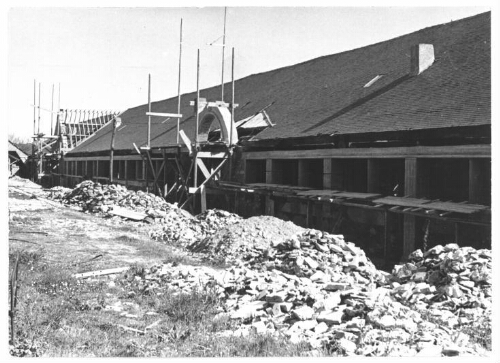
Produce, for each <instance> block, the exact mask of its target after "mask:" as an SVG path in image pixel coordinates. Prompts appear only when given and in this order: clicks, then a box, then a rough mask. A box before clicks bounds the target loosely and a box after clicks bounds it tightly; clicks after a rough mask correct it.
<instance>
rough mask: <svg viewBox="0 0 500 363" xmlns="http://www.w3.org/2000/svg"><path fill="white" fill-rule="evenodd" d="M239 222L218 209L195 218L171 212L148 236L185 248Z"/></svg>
mask: <svg viewBox="0 0 500 363" xmlns="http://www.w3.org/2000/svg"><path fill="white" fill-rule="evenodd" d="M241 220H242V218H241V217H240V216H238V215H237V214H233V213H229V212H226V211H224V210H219V209H209V210H207V211H206V212H204V213H201V214H199V215H197V216H195V217H193V216H191V215H190V214H189V213H187V212H184V211H182V210H172V211H170V212H168V213H167V214H166V215H165V216H164V217H163V219H162V221H161V222H162V223H161V226H160V227H159V228H153V229H151V230H150V232H149V235H150V237H151V238H153V239H154V240H156V241H162V242H165V243H168V244H176V245H178V246H181V247H187V246H189V245H192V244H193V243H197V242H198V241H202V240H204V239H206V238H207V237H209V236H212V235H214V234H215V233H216V232H218V231H219V230H221V229H223V228H225V227H227V226H228V225H232V224H235V223H238V222H239V221H241Z"/></svg>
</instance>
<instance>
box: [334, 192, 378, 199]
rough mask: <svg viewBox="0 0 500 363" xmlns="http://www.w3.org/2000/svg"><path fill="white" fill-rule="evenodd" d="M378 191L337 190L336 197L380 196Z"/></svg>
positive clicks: (360, 197)
mask: <svg viewBox="0 0 500 363" xmlns="http://www.w3.org/2000/svg"><path fill="white" fill-rule="evenodd" d="M380 196H381V195H380V194H377V193H357V192H337V193H335V195H334V197H345V198H354V199H370V198H377V197H380Z"/></svg>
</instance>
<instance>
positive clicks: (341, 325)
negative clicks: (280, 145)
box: [56, 182, 492, 357]
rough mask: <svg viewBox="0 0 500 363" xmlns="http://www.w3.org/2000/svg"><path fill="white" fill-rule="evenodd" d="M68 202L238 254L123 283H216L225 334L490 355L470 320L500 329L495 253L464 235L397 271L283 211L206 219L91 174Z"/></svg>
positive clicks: (172, 287) (186, 286) (176, 290)
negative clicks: (228, 325) (136, 216)
mask: <svg viewBox="0 0 500 363" xmlns="http://www.w3.org/2000/svg"><path fill="white" fill-rule="evenodd" d="M56 199H57V197H56ZM59 199H60V200H62V201H63V202H64V203H67V204H78V205H80V206H81V207H82V208H83V209H84V210H89V211H92V212H102V213H109V212H110V211H111V210H112V208H114V207H115V206H118V207H119V208H128V209H130V210H135V211H137V212H139V213H145V214H147V215H148V216H150V217H151V218H155V219H156V221H157V222H158V223H157V224H155V225H153V226H152V227H151V232H150V236H151V237H152V238H154V239H156V240H158V241H161V242H163V243H168V244H173V245H177V246H181V247H186V248H187V249H189V250H190V251H192V252H201V253H202V254H204V255H205V256H207V258H209V259H211V260H217V261H222V262H226V263H228V262H230V263H231V265H232V266H231V267H229V268H226V269H223V270H217V269H214V268H210V267H206V266H184V265H173V264H163V265H158V266H151V267H149V268H147V269H144V270H142V271H141V272H140V273H139V272H136V271H135V270H134V269H131V270H129V271H127V272H125V273H123V275H122V278H121V279H118V280H114V281H117V283H120V284H121V285H123V286H124V288H127V286H129V287H131V285H132V284H133V285H134V286H135V287H136V288H139V290H140V291H143V292H144V293H154V294H160V295H161V294H163V293H168V294H182V293H190V292H191V291H192V290H193V289H201V290H203V291H212V292H214V293H215V294H217V295H218V296H219V298H220V299H221V300H222V301H224V310H223V311H221V312H220V313H219V314H218V315H217V316H216V317H215V319H221V318H225V319H232V320H234V321H235V322H239V324H238V328H237V329H236V330H227V331H223V332H219V333H218V334H221V335H223V336H246V335H248V334H250V333H252V332H253V333H257V334H272V335H280V336H282V335H284V336H287V337H288V338H289V339H290V340H291V341H292V342H300V341H306V342H308V343H309V345H310V347H311V352H312V353H311V354H314V351H315V350H317V349H319V348H326V349H328V350H334V351H338V352H340V353H342V354H344V355H362V356H422V357H429V356H457V355H459V356H467V355H475V356H477V355H487V352H486V351H485V350H484V349H483V348H481V347H480V346H479V345H478V344H475V343H472V342H470V337H469V336H468V335H467V334H466V333H464V332H462V328H464V329H466V328H467V327H472V326H483V327H484V326H486V327H488V326H491V322H490V318H489V317H490V316H491V307H492V297H491V294H492V292H491V289H492V288H491V283H492V275H491V271H492V270H491V268H492V257H491V251H490V250H484V249H483V250H475V249H474V248H472V247H462V248H460V247H459V246H458V245H456V244H449V245H446V246H444V247H443V246H435V247H433V248H432V249H430V250H428V251H426V252H425V253H424V252H422V251H420V250H417V251H415V252H413V253H412V254H411V255H410V256H409V262H407V263H405V264H402V265H397V266H395V267H394V269H393V271H392V273H388V272H384V271H380V270H377V268H376V267H375V266H374V265H373V263H372V262H371V261H370V260H369V259H368V258H367V257H366V255H365V252H364V251H363V250H362V249H361V248H359V247H358V246H356V245H355V244H354V243H351V242H348V241H345V240H344V237H343V236H342V235H335V234H330V233H327V232H322V231H318V230H314V229H303V228H301V227H298V226H296V225H294V224H293V223H291V222H284V221H281V220H278V219H277V218H274V217H269V216H261V217H252V218H249V219H243V218H241V217H239V216H237V215H235V214H231V213H229V212H225V211H221V210H208V211H207V212H205V213H203V214H200V215H198V216H196V217H195V216H192V215H190V214H189V213H187V212H185V211H182V210H181V209H178V208H175V207H174V206H172V205H169V204H167V203H165V202H164V201H163V200H161V199H160V198H157V197H154V196H152V195H151V194H147V193H142V192H137V193H135V192H130V191H127V190H126V189H125V188H122V187H119V186H102V185H99V184H97V183H95V184H94V183H91V182H84V183H82V184H80V185H79V186H77V188H76V189H75V190H73V191H71V192H65V193H64V194H63V195H62V196H61V197H59ZM221 256H223V257H222V258H221ZM114 283H115V282H113V284H114ZM108 310H113V307H109V309H108ZM150 313H151V312H150ZM153 313H154V312H153ZM478 324H479V325H478ZM465 331H466V330H465Z"/></svg>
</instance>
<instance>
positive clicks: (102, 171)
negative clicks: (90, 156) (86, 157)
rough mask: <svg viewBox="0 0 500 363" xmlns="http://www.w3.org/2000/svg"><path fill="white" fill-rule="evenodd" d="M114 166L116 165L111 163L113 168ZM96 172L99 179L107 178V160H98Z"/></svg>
mask: <svg viewBox="0 0 500 363" xmlns="http://www.w3.org/2000/svg"><path fill="white" fill-rule="evenodd" d="M114 165H116V163H113V166H114ZM97 166H98V172H99V176H100V177H106V178H108V177H109V161H107V160H99V161H98V165H97Z"/></svg>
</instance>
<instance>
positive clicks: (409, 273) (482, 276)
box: [391, 244, 492, 326]
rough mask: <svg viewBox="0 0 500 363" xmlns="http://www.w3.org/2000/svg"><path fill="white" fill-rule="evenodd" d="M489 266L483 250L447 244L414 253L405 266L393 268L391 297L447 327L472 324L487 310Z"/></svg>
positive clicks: (488, 260)
mask: <svg viewBox="0 0 500 363" xmlns="http://www.w3.org/2000/svg"><path fill="white" fill-rule="evenodd" d="M491 264H492V256H491V250H487V249H481V250H476V249H474V248H472V247H461V248H460V247H459V246H458V245H457V244H448V245H446V246H444V247H443V246H441V245H437V246H435V247H433V248H431V249H430V250H428V251H426V252H425V253H422V251H421V250H416V251H414V252H413V253H412V254H411V255H410V256H409V262H408V263H406V264H403V265H396V266H395V267H394V270H393V272H392V275H393V277H392V279H393V280H394V282H392V284H391V287H392V291H391V294H392V296H393V297H394V298H395V299H397V300H399V301H401V302H403V303H405V304H406V305H409V306H412V307H414V308H416V309H418V310H422V311H428V312H429V313H430V314H431V315H434V316H437V317H439V318H441V319H442V320H444V321H446V322H447V323H448V325H449V326H454V325H458V324H461V325H464V324H468V323H472V322H474V321H476V320H477V319H478V318H479V317H482V316H487V315H488V314H489V311H490V310H491V296H492V275H491V273H492V265H491Z"/></svg>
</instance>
